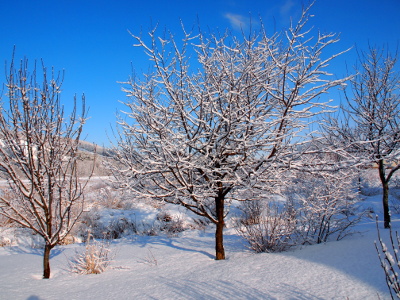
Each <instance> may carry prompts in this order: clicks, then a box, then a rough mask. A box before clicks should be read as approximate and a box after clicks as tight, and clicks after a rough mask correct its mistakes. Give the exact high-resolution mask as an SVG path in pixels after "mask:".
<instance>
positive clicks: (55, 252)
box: [8, 246, 65, 259]
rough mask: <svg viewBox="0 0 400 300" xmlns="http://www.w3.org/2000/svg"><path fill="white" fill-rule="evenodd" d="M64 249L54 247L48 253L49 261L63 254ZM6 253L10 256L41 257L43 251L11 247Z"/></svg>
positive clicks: (40, 249)
mask: <svg viewBox="0 0 400 300" xmlns="http://www.w3.org/2000/svg"><path fill="white" fill-rule="evenodd" d="M64 250H65V249H63V248H60V247H55V248H53V249H52V250H51V252H50V259H51V258H53V257H56V256H58V255H60V254H61V253H63V252H64ZM8 252H9V253H11V254H30V255H38V256H43V252H44V249H42V248H28V247H22V246H11V247H8Z"/></svg>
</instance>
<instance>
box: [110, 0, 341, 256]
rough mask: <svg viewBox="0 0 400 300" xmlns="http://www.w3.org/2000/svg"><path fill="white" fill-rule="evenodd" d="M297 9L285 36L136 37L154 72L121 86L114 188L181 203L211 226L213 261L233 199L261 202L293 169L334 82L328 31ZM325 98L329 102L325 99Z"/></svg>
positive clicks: (333, 39) (332, 40) (263, 31)
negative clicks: (123, 98) (314, 27)
mask: <svg viewBox="0 0 400 300" xmlns="http://www.w3.org/2000/svg"><path fill="white" fill-rule="evenodd" d="M310 8H311V6H310V7H308V8H305V9H304V10H303V13H302V15H301V17H300V19H299V21H298V22H297V23H293V24H292V26H290V28H288V29H287V30H286V32H285V34H281V35H279V34H273V35H272V36H269V35H268V34H267V32H266V29H265V28H264V27H262V26H261V28H260V29H259V30H257V31H254V32H252V33H251V34H250V35H249V36H244V35H243V36H239V37H236V36H232V35H231V34H230V33H227V34H226V35H224V36H221V35H219V34H212V33H211V34H207V33H205V32H203V31H201V30H199V32H198V33H197V34H196V33H194V34H192V33H190V32H187V31H185V29H184V28H183V36H182V39H181V38H180V37H175V36H173V35H172V34H171V35H163V38H162V39H159V38H158V36H157V32H156V29H154V30H152V31H150V32H149V35H148V36H147V38H146V37H145V36H143V37H141V36H135V35H133V38H134V39H135V40H136V45H138V46H139V47H141V48H142V49H143V50H144V52H145V54H146V55H147V56H148V57H149V60H150V61H151V65H152V66H153V68H152V69H151V70H150V72H149V73H148V74H144V75H143V76H137V75H135V76H133V77H132V78H131V79H130V80H129V81H128V82H127V83H126V85H125V86H124V88H123V90H124V91H125V92H126V93H127V96H128V97H129V101H127V102H126V103H125V104H126V112H124V114H125V115H126V117H121V118H120V119H119V121H118V124H119V130H118V136H117V141H118V144H117V146H116V147H115V148H114V149H113V153H114V154H115V155H114V156H113V158H114V159H115V162H114V164H113V165H111V164H110V169H111V171H112V173H113V175H114V177H115V181H116V182H118V183H119V184H120V185H121V186H122V187H127V188H129V189H130V190H131V191H132V192H133V193H136V194H137V195H138V196H140V197H142V198H147V199H153V200H156V201H160V202H162V203H171V204H176V205H180V206H183V207H185V208H186V209H188V210H189V211H191V212H192V213H194V214H197V215H199V216H200V217H204V218H206V219H208V220H209V221H210V222H212V223H214V224H215V225H216V226H215V227H216V234H215V237H216V259H224V258H225V251H224V247H223V229H224V227H225V217H226V216H227V214H228V213H229V203H230V201H232V200H240V201H243V200H246V199H252V200H256V199H260V198H262V195H264V194H266V193H268V192H273V191H274V190H276V187H277V185H280V184H282V173H284V172H285V171H287V170H289V169H291V168H294V167H297V168H299V167H300V166H299V165H298V164H299V163H300V159H299V158H300V157H301V156H302V155H303V154H304V152H305V151H306V147H302V146H304V145H305V144H306V143H307V141H309V139H310V138H311V135H310V127H311V125H312V124H313V123H315V122H316V117H317V116H318V115H321V114H323V113H324V112H326V111H327V110H331V108H330V107H329V105H328V103H327V102H323V101H319V100H320V98H321V97H320V96H321V95H323V94H325V93H327V92H328V91H329V90H330V89H331V88H334V87H337V86H341V85H342V84H343V83H344V82H345V81H346V78H344V79H334V78H332V77H331V75H330V72H329V70H328V68H327V67H328V66H329V64H330V63H331V61H332V60H333V59H334V58H335V57H337V56H338V55H340V53H339V54H335V55H333V56H329V55H328V56H326V55H325V54H322V53H323V52H324V50H325V48H326V47H329V46H330V45H331V44H334V43H336V42H337V41H338V36H337V35H335V34H327V35H324V34H318V35H317V34H316V35H315V36H312V33H311V32H312V31H311V30H309V29H308V28H309V26H308V24H307V21H308V19H309V9H310ZM328 102H329V101H328Z"/></svg>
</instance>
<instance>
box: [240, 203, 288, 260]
mask: <svg viewBox="0 0 400 300" xmlns="http://www.w3.org/2000/svg"><path fill="white" fill-rule="evenodd" d="M241 210H242V215H241V216H240V218H239V219H238V221H237V227H236V229H237V231H238V233H239V234H240V235H241V236H242V237H243V238H244V239H245V240H246V241H247V243H248V244H249V248H250V249H251V250H253V251H255V252H257V253H260V252H281V251H285V250H287V249H288V248H290V247H291V246H293V245H294V243H293V240H292V236H293V233H294V230H295V219H294V215H293V214H292V212H291V211H290V210H289V209H287V207H283V208H280V207H279V205H278V204H277V203H276V202H268V200H252V201H245V202H243V205H242V207H241Z"/></svg>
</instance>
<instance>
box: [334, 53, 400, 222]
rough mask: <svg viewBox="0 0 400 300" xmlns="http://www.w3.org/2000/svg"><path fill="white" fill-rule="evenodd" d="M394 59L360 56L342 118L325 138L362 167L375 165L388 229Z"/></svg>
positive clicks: (399, 155) (398, 105)
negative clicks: (336, 144)
mask: <svg viewBox="0 0 400 300" xmlns="http://www.w3.org/2000/svg"><path fill="white" fill-rule="evenodd" d="M396 62H397V55H395V56H392V55H390V53H389V52H386V53H385V52H384V51H383V50H378V49H374V48H371V49H369V52H368V53H365V52H361V53H360V55H359V63H360V65H359V66H356V67H355V69H356V71H357V74H356V76H355V77H354V78H353V79H352V80H351V85H350V90H347V91H345V95H346V99H347V107H344V108H343V110H342V111H343V116H341V117H339V118H335V119H332V120H331V121H330V125H329V129H328V134H329V136H330V138H331V139H332V138H334V139H335V140H336V142H337V141H339V143H341V146H342V147H345V148H346V149H347V151H348V152H349V153H351V156H353V157H357V158H358V159H359V161H361V163H362V164H363V165H364V166H371V164H376V166H377V167H378V172H379V178H380V180H381V184H382V189H383V196H382V204H383V212H384V227H385V228H389V227H390V211H389V182H390V180H391V178H392V177H393V175H394V174H395V172H396V171H398V170H399V169H400V94H399V88H400V73H398V72H396V71H395V65H396Z"/></svg>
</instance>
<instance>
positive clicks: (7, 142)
mask: <svg viewBox="0 0 400 300" xmlns="http://www.w3.org/2000/svg"><path fill="white" fill-rule="evenodd" d="M7 74H8V75H7V82H6V83H5V87H6V91H7V92H6V95H5V96H6V97H7V100H4V99H3V101H2V103H1V113H0V138H1V147H0V176H1V177H2V178H3V179H6V180H7V182H8V184H9V190H10V191H11V192H3V193H2V194H1V195H0V214H1V215H3V216H5V217H7V218H9V219H11V220H13V221H14V222H16V223H17V224H19V225H20V226H22V227H25V228H29V229H31V230H32V231H33V232H34V233H36V234H38V235H40V236H42V237H43V239H44V242H45V248H44V255H43V267H44V271H43V278H49V277H50V251H51V249H53V248H54V246H56V245H57V244H58V243H60V242H61V241H62V240H63V239H64V238H65V237H66V236H67V235H68V233H69V232H70V231H71V229H72V227H73V226H74V224H75V223H76V221H77V219H78V217H79V216H80V214H81V212H82V208H83V190H84V187H85V186H86V184H87V181H88V180H86V181H81V180H80V179H79V177H78V173H77V159H78V155H77V151H78V143H79V138H80V135H81V132H82V126H83V124H84V122H85V118H86V110H85V99H84V97H82V111H81V113H80V114H79V113H78V112H77V109H76V104H77V103H76V100H75V101H74V103H73V109H72V112H71V114H70V115H69V116H67V117H65V116H64V107H63V106H62V104H61V102H60V93H61V89H60V88H61V83H62V78H61V77H59V76H58V77H55V76H54V75H55V74H54V72H53V71H52V73H51V77H50V78H49V77H48V73H47V70H46V68H45V67H44V66H43V67H42V74H41V75H39V74H38V73H37V68H36V66H35V68H34V69H33V72H32V73H29V71H28V61H27V59H24V60H22V61H21V65H20V67H19V68H18V69H16V67H15V65H14V59H13V61H12V63H11V65H10V68H9V72H8V73H7ZM39 79H40V80H41V84H40V83H39V82H38V80H39Z"/></svg>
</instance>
